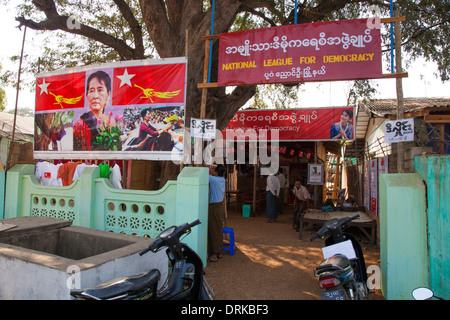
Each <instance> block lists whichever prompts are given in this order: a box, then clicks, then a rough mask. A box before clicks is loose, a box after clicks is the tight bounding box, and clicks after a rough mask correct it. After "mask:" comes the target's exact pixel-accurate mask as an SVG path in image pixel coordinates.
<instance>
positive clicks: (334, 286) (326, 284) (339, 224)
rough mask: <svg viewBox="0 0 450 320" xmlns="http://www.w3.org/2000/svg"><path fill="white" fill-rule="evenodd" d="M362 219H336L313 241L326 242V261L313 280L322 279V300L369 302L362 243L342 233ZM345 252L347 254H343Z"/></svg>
mask: <svg viewBox="0 0 450 320" xmlns="http://www.w3.org/2000/svg"><path fill="white" fill-rule="evenodd" d="M357 218H359V214H357V215H355V216H352V217H344V218H340V219H337V218H333V219H331V220H329V221H327V222H325V223H324V225H323V226H322V228H321V229H320V230H319V231H317V234H316V235H315V236H314V237H312V238H311V239H310V240H311V241H314V240H315V239H318V238H320V239H323V238H325V237H326V236H328V238H327V239H326V240H325V247H324V248H322V250H323V251H324V253H326V255H325V254H324V258H325V259H324V260H323V261H322V262H321V263H320V264H319V266H317V267H316V268H314V276H315V277H318V278H319V285H320V287H321V288H322V289H324V291H322V293H321V296H322V300H364V299H367V298H368V294H369V291H368V288H367V285H366V284H367V272H366V265H365V261H364V254H363V252H362V248H361V245H360V244H359V242H358V241H357V240H356V239H355V237H353V236H352V235H351V234H349V233H344V232H343V230H344V229H345V228H346V227H348V226H349V225H350V223H351V221H353V220H355V219H357ZM343 252H345V253H346V254H343Z"/></svg>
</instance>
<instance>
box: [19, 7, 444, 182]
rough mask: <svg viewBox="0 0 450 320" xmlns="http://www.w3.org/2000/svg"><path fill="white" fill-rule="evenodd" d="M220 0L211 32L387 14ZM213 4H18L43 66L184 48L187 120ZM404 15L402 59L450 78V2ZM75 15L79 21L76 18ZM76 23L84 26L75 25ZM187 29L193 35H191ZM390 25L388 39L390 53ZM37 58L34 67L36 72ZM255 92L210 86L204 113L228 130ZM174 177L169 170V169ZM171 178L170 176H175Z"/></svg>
mask: <svg viewBox="0 0 450 320" xmlns="http://www.w3.org/2000/svg"><path fill="white" fill-rule="evenodd" d="M298 2H299V3H298V8H297V9H298V10H297V12H295V10H294V1H293V0H282V1H281V0H279V1H275V0H266V1H263V0H220V1H216V2H215V19H214V33H215V34H219V33H223V32H229V31H236V30H240V29H249V28H259V27H270V26H280V25H287V24H293V23H294V17H295V15H297V18H298V23H310V22H318V21H327V20H341V19H351V18H357V17H361V15H363V14H367V12H368V10H369V6H370V5H376V6H378V8H379V9H380V12H381V15H382V16H383V17H387V16H389V1H384V0H333V1H331V0H303V1H300V0H299V1H298ZM211 3H212V1H206V0H204V1H199V0H165V1H163V0H139V1H137V0H112V1H99V0H80V1H63V0H39V1H38V0H34V1H31V2H29V1H23V2H22V3H21V4H20V5H19V6H18V12H19V17H18V18H17V20H18V21H19V23H20V25H26V26H27V27H29V28H31V29H34V30H42V31H44V32H46V33H48V34H49V35H51V37H49V38H48V40H47V41H46V43H44V47H45V54H44V56H43V57H42V58H41V62H40V65H41V71H51V70H53V69H56V68H63V67H73V66H75V65H83V64H90V63H98V62H106V61H118V60H130V59H145V58H153V57H156V58H167V57H176V56H185V50H186V48H187V51H188V52H187V56H188V61H189V64H188V79H187V86H188V87H187V106H188V108H187V120H189V119H190V118H191V117H199V115H200V101H201V96H202V90H201V89H198V88H197V84H198V83H201V82H203V80H202V79H203V63H204V58H205V56H204V52H205V50H204V41H202V40H201V36H203V35H205V34H206V33H207V32H209V30H210V28H211V17H212V8H211ZM395 6H396V9H399V11H400V14H401V15H405V16H406V18H407V21H406V22H404V23H402V47H403V52H404V54H405V56H407V57H408V60H409V58H411V59H414V58H416V57H419V56H424V57H426V58H427V59H429V60H432V61H435V62H436V63H437V64H438V68H439V74H440V77H441V79H442V80H448V78H449V71H450V59H449V52H450V50H449V43H450V41H449V40H450V39H449V37H450V30H449V20H450V18H449V14H448V12H449V6H450V5H449V4H448V1H445V0H420V1H419V0H397V1H395ZM73 18H75V19H76V21H75V20H73ZM78 22H79V25H78V24H77V23H78ZM186 31H188V33H187V34H188V36H187V37H186ZM388 31H389V29H388V28H383V37H384V39H385V41H384V43H385V44H386V47H385V48H384V52H385V53H386V58H387V54H388V52H389V47H388V46H389V41H390V40H389V33H388ZM212 51H213V57H212V74H211V81H212V82H215V81H216V79H217V60H218V59H217V56H218V41H217V40H214V42H213V50H212ZM36 66H37V62H36V61H35V62H34V63H33V65H31V66H29V67H30V68H34V70H36ZM256 92H257V90H256V86H237V87H234V88H232V90H226V88H223V87H219V88H211V89H208V96H207V107H206V110H207V112H206V116H207V117H208V118H214V119H217V125H218V128H219V129H222V128H224V127H225V126H226V125H227V124H228V122H229V121H230V119H231V118H232V117H233V116H234V114H235V113H236V111H237V110H239V108H241V107H242V106H243V105H244V104H245V103H246V102H247V101H248V100H249V99H250V98H252V97H253V96H254V95H255V93H256ZM169 175H170V174H169ZM173 177H174V175H172V177H171V178H173Z"/></svg>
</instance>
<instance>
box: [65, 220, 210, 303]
mask: <svg viewBox="0 0 450 320" xmlns="http://www.w3.org/2000/svg"><path fill="white" fill-rule="evenodd" d="M200 223H201V222H200V221H199V220H196V221H194V222H192V223H190V224H189V223H185V224H182V225H180V226H172V227H169V228H167V229H166V230H164V231H163V232H161V233H160V234H159V235H158V237H157V238H156V240H155V241H154V242H152V243H151V244H150V245H149V247H148V248H147V249H145V250H143V251H141V252H140V253H139V255H140V256H142V255H144V254H146V253H147V252H150V251H151V252H154V253H156V252H158V251H160V250H162V249H164V248H166V254H167V256H168V259H169V262H170V264H169V268H170V270H169V276H168V278H167V280H166V282H165V283H164V285H163V286H162V287H161V288H160V289H157V285H158V281H159V279H160V278H161V274H160V272H159V270H157V269H150V270H147V271H145V272H143V273H141V274H138V275H133V276H129V277H121V278H116V279H112V280H109V281H107V282H104V283H101V284H99V285H96V286H94V287H92V288H86V289H82V290H79V289H72V290H71V291H70V295H71V296H72V297H74V298H75V299H76V300H212V298H213V292H212V289H211V288H210V287H209V285H208V282H207V281H206V279H205V278H204V277H203V262H202V260H201V258H200V257H199V256H198V255H197V253H196V252H195V251H194V250H192V249H191V248H190V247H189V246H187V245H186V244H184V243H181V242H180V237H181V236H183V235H188V234H189V233H190V232H191V228H192V227H194V226H196V225H198V224H200Z"/></svg>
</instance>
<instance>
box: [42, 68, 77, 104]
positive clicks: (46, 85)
mask: <svg viewBox="0 0 450 320" xmlns="http://www.w3.org/2000/svg"><path fill="white" fill-rule="evenodd" d="M84 78H85V73H84V72H76V73H68V74H61V75H55V76H48V77H45V78H37V80H36V112H39V111H48V110H55V111H61V109H73V108H83V107H84V82H85V79H84Z"/></svg>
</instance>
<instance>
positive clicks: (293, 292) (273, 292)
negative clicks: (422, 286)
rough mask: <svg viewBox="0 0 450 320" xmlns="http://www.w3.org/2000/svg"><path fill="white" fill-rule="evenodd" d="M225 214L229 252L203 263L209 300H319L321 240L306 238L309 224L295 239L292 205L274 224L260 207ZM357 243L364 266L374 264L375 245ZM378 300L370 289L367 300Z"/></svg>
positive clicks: (309, 233) (376, 258)
mask: <svg viewBox="0 0 450 320" xmlns="http://www.w3.org/2000/svg"><path fill="white" fill-rule="evenodd" d="M227 216H228V219H227V221H228V227H231V228H233V229H234V234H235V243H236V250H235V255H234V256H230V253H229V252H226V251H224V252H223V253H222V258H221V259H219V261H218V262H208V264H207V266H206V268H205V272H206V273H205V277H206V279H207V281H208V283H209V284H210V286H211V287H212V289H213V291H214V294H215V296H214V299H215V300H320V299H321V297H320V292H321V288H320V287H319V284H318V282H317V278H315V277H314V275H313V269H314V267H316V266H317V265H318V264H319V263H320V262H321V260H322V259H323V256H322V251H321V248H322V247H323V246H324V240H320V239H318V240H315V241H312V242H311V241H310V240H309V239H310V238H311V237H312V236H313V235H314V234H315V233H314V231H313V230H314V229H313V230H311V231H306V232H303V240H299V234H298V232H296V231H295V230H294V229H292V207H289V206H286V207H285V209H284V213H283V214H282V215H279V217H278V221H277V222H276V223H268V222H267V220H268V219H267V218H266V216H265V213H263V212H262V213H261V215H259V216H256V217H251V218H244V217H242V213H240V212H239V213H237V212H235V211H233V210H232V209H231V208H228V214H227ZM316 230H317V229H316ZM348 231H353V229H350V230H348ZM355 231H356V230H355ZM352 234H353V233H352ZM360 238H361V239H362V237H360ZM361 245H362V248H363V252H364V255H365V261H366V267H368V266H370V265H378V266H379V265H380V252H379V248H378V247H377V246H374V245H370V244H369V243H368V241H366V240H364V239H362V240H361ZM383 299H384V297H383V296H382V294H381V291H380V290H375V294H374V295H372V300H383Z"/></svg>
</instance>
